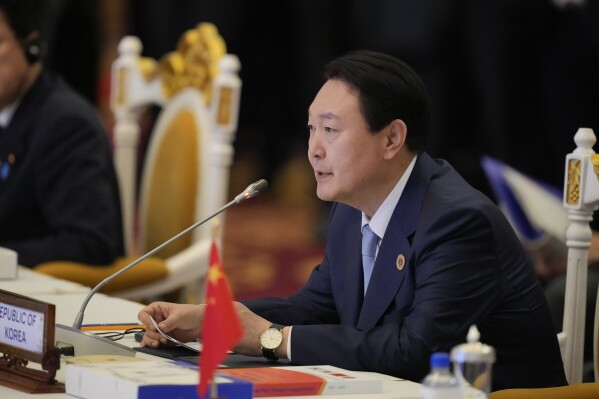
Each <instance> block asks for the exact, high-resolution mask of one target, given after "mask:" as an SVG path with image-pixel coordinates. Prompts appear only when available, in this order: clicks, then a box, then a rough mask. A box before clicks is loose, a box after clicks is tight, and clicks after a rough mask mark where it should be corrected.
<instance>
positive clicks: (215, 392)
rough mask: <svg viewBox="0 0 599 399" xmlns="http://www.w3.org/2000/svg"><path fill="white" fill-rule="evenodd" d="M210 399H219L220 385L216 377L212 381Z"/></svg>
mask: <svg viewBox="0 0 599 399" xmlns="http://www.w3.org/2000/svg"><path fill="white" fill-rule="evenodd" d="M210 399H218V383H217V382H216V378H214V377H213V378H212V380H211V381H210Z"/></svg>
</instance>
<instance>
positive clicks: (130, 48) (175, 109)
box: [37, 23, 241, 301]
mask: <svg viewBox="0 0 599 399" xmlns="http://www.w3.org/2000/svg"><path fill="white" fill-rule="evenodd" d="M141 50H142V46H141V43H140V41H139V39H138V38H136V37H132V36H129V37H125V38H123V39H122V40H121V42H120V44H119V56H118V58H117V59H116V60H115V61H114V62H113V65H112V86H111V108H112V110H113V112H114V114H115V119H116V124H115V129H114V161H115V166H116V169H117V175H118V178H119V188H120V194H121V204H122V212H123V223H124V226H123V227H124V237H125V247H126V252H127V256H126V258H125V259H119V260H117V262H115V264H113V265H108V266H107V267H93V266H89V265H81V264H75V263H72V262H49V263H47V264H43V265H40V266H38V267H37V270H39V271H41V272H43V273H47V274H51V275H54V276H58V277H61V278H66V279H69V280H75V281H78V282H81V283H83V284H86V285H89V286H95V285H96V284H98V283H99V282H100V281H102V280H103V279H104V278H105V277H106V276H108V275H110V274H111V273H114V272H115V271H118V270H120V269H122V268H123V267H124V266H126V265H128V264H130V262H132V261H133V260H134V259H135V258H137V257H139V256H140V255H141V254H144V253H146V252H148V251H150V250H152V249H154V248H156V247H157V246H158V245H160V244H161V243H163V242H164V241H167V240H168V239H170V238H171V237H173V236H175V235H176V234H177V233H179V232H180V231H182V230H185V229H186V228H188V227H189V226H191V225H192V224H194V222H196V221H197V220H200V219H202V218H203V217H205V216H208V215H210V214H211V213H213V212H214V211H216V210H218V209H219V208H220V207H221V206H222V205H224V204H225V202H228V201H226V200H227V198H226V196H227V194H228V186H229V169H230V166H231V164H232V161H233V146H232V142H233V141H234V139H235V133H236V129H237V118H238V109H239V98H240V89H241V80H240V79H239V77H238V74H237V72H238V70H239V68H240V64H239V61H238V59H237V57H236V56H235V55H231V54H226V49H225V43H224V41H223V39H222V38H221V37H220V36H219V34H218V31H217V29H216V27H215V26H214V25H212V24H208V23H202V24H199V25H198V26H197V27H196V29H192V30H189V31H187V32H185V33H184V35H183V36H182V37H181V39H180V41H179V43H178V46H177V50H176V51H174V52H171V53H168V54H166V55H165V56H164V57H162V59H161V60H160V61H159V62H156V61H155V60H152V59H149V58H143V57H141ZM154 105H157V106H160V107H161V111H160V114H159V116H158V119H157V121H156V123H155V125H154V127H153V129H152V133H151V136H150V139H149V143H148V146H147V150H146V156H145V159H144V164H143V168H142V170H141V178H140V182H139V185H138V184H137V178H136V176H137V164H138V162H137V154H138V145H139V143H140V127H139V121H138V118H139V116H140V114H141V112H142V111H143V110H144V109H146V108H148V107H149V106H154ZM138 189H139V194H138V195H136V192H137V190H138ZM211 240H212V235H211V229H210V228H209V227H208V226H201V227H199V228H197V229H196V230H194V231H193V232H192V233H190V234H188V235H186V236H183V237H181V238H180V239H178V240H177V241H175V242H173V243H172V244H171V245H169V246H168V247H166V248H165V249H163V250H161V251H160V252H158V254H156V256H155V257H152V258H148V259H147V260H144V261H143V262H142V263H141V264H139V265H137V266H136V267H134V268H132V269H131V270H128V271H126V272H125V273H123V274H122V275H120V276H119V277H118V278H117V279H115V280H114V281H113V282H111V283H110V284H107V285H106V286H105V287H103V291H104V292H110V293H111V294H112V295H116V296H120V297H124V298H129V299H140V298H152V297H155V296H158V295H162V294H165V293H168V292H171V291H173V290H175V289H179V288H181V287H188V290H187V292H185V291H184V292H183V293H182V295H181V297H180V298H179V300H182V301H197V300H199V299H200V298H201V296H200V295H201V293H200V291H201V289H202V288H203V278H204V276H205V274H206V271H207V266H208V256H209V251H210V243H211ZM190 290H191V291H190ZM190 294H191V295H190Z"/></svg>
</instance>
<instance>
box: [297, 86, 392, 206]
mask: <svg viewBox="0 0 599 399" xmlns="http://www.w3.org/2000/svg"><path fill="white" fill-rule="evenodd" d="M308 129H309V133H310V139H309V142H308V158H309V160H310V164H311V165H312V168H313V169H314V175H315V177H316V182H317V189H316V193H317V195H318V198H320V199H322V200H325V201H337V202H342V203H345V204H348V205H350V206H353V207H355V208H358V209H360V210H363V211H365V210H366V209H369V208H371V206H378V205H379V204H373V203H372V201H373V199H372V198H373V197H374V198H376V196H377V193H378V191H379V189H378V187H380V185H381V182H382V180H381V179H384V177H383V176H384V175H385V173H379V172H380V171H381V168H384V166H385V162H384V154H383V151H384V147H385V143H386V139H385V137H384V134H380V133H377V134H373V133H371V132H369V131H368V128H367V125H366V121H365V120H364V117H363V115H362V112H361V111H360V107H359V101H358V97H357V94H356V93H353V92H352V91H351V89H350V86H349V85H347V84H346V83H344V82H342V81H340V80H329V81H327V82H326V83H325V84H324V85H323V86H322V88H321V89H320V91H319V92H318V94H317V95H316V97H315V98H314V101H313V102H312V105H310V108H309V110H308ZM374 209H376V207H375V208H374Z"/></svg>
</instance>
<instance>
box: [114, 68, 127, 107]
mask: <svg viewBox="0 0 599 399" xmlns="http://www.w3.org/2000/svg"><path fill="white" fill-rule="evenodd" d="M127 75H128V74H127V69H126V68H122V67H121V68H119V71H118V75H117V79H118V81H117V88H116V95H115V101H116V104H117V105H118V106H123V105H125V101H126V100H127V89H126V87H127V84H126V82H127Z"/></svg>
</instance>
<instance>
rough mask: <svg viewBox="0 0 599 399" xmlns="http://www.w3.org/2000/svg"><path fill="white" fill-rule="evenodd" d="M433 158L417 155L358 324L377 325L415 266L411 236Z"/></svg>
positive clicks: (360, 325) (379, 254) (387, 234)
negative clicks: (400, 260)
mask: <svg viewBox="0 0 599 399" xmlns="http://www.w3.org/2000/svg"><path fill="white" fill-rule="evenodd" d="M433 162H434V161H433V160H432V159H431V158H430V157H429V156H428V155H427V154H426V153H421V154H420V155H419V156H418V160H417V161H416V165H415V166H414V169H413V170H412V174H411V176H410V178H409V179H408V182H407V184H406V187H405V188H404V191H403V193H402V195H401V198H400V199H399V202H398V204H397V206H396V207H395V210H394V211H393V216H392V217H391V220H390V221H389V225H388V226H387V230H386V231H385V236H384V238H383V241H382V242H381V246H380V248H379V253H378V255H377V258H376V261H375V264H374V270H373V272H372V277H371V278H370V283H369V286H368V291H367V292H366V296H365V297H364V303H363V305H362V309H361V312H360V316H359V319H358V324H357V327H358V328H359V329H361V330H365V329H368V328H371V327H374V326H375V325H376V323H377V322H378V320H379V319H380V318H381V316H383V314H384V312H385V310H386V309H387V308H388V307H389V304H390V303H391V302H392V301H393V300H394V298H395V296H396V295H397V292H398V291H399V289H400V288H401V285H402V283H403V281H404V278H405V275H406V273H407V272H408V268H410V267H413V265H414V262H413V259H410V258H411V256H412V250H411V242H410V240H409V239H410V237H411V236H412V235H413V234H414V233H415V231H416V227H417V224H418V219H419V217H420V210H421V209H422V203H423V201H424V196H425V193H426V190H427V188H428V185H429V183H430V180H431V170H432V167H433ZM400 255H403V256H404V257H405V266H404V267H403V269H402V270H399V268H398V267H397V261H398V257H399V256H400Z"/></svg>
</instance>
